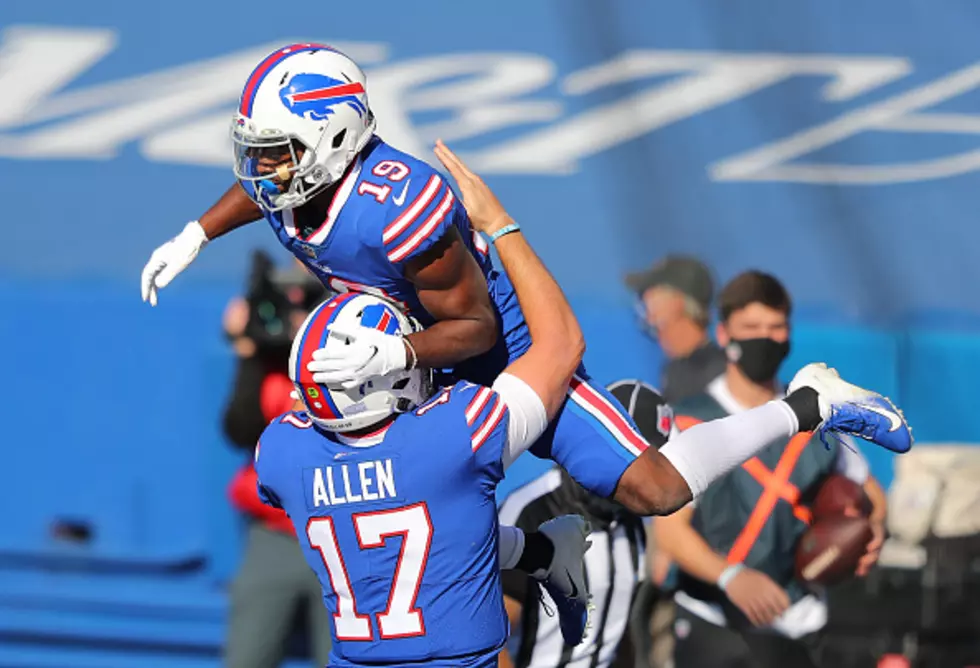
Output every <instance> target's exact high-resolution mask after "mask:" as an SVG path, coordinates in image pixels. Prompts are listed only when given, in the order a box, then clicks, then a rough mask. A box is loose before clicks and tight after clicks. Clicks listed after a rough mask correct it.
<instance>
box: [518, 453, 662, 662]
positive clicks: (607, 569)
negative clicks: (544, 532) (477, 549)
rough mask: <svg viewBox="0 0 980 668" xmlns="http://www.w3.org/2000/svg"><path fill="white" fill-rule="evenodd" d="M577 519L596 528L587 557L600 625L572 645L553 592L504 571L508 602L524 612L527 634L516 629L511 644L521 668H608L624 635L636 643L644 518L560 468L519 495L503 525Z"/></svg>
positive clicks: (532, 526)
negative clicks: (633, 618)
mask: <svg viewBox="0 0 980 668" xmlns="http://www.w3.org/2000/svg"><path fill="white" fill-rule="evenodd" d="M570 513H576V514H579V515H582V516H583V517H585V518H587V519H588V520H589V522H590V523H591V524H592V534H591V536H590V538H591V540H592V548H591V549H590V550H589V551H588V552H587V553H586V555H585V565H586V577H587V578H588V582H589V589H590V590H591V592H592V597H593V598H592V600H593V604H594V605H595V610H594V611H593V613H592V624H591V626H590V628H589V629H588V630H587V631H586V634H585V639H584V640H583V642H582V643H581V644H579V645H577V646H576V647H568V646H566V645H565V644H564V642H563V641H562V636H561V631H560V629H559V627H558V616H557V613H556V612H555V607H554V604H553V603H552V602H551V598H550V597H549V596H548V594H547V592H546V591H544V589H543V588H539V587H538V586H537V583H535V582H534V581H533V580H531V579H530V578H528V577H527V576H526V575H524V574H523V573H520V572H518V571H504V593H505V595H507V596H510V597H512V598H514V599H516V600H518V601H520V602H521V603H522V605H523V613H522V617H521V624H520V627H519V628H514V629H512V631H511V643H510V644H509V645H508V648H509V649H510V651H511V656H512V657H513V660H514V665H515V666H516V667H517V668H554V667H556V666H569V667H575V668H590V667H593V668H595V667H599V668H605V667H606V666H609V665H610V664H611V663H612V661H613V660H614V659H615V657H616V652H617V648H618V647H619V645H620V642H621V641H622V640H623V637H624V635H627V637H628V634H626V630H627V624H628V622H629V614H630V605H631V603H632V599H633V592H634V589H635V587H636V584H637V582H638V581H639V579H640V578H641V577H642V574H643V572H644V570H643V568H644V566H643V548H644V531H643V523H642V521H641V520H640V519H639V518H638V517H636V516H635V515H632V514H631V513H629V512H628V511H627V510H626V509H625V508H623V507H622V506H620V505H618V504H616V503H615V502H612V501H608V500H605V499H600V498H598V497H596V496H593V495H591V494H589V493H588V492H586V491H585V490H584V489H582V488H581V487H580V486H579V485H578V484H577V483H576V482H575V481H573V480H572V479H571V478H570V477H568V475H567V474H565V473H564V472H563V471H562V470H561V469H559V468H557V467H556V468H552V469H550V470H548V471H547V472H545V473H544V474H543V475H541V476H539V477H537V478H535V479H533V480H531V481H530V482H528V483H527V484H525V485H523V486H521V487H518V488H517V489H515V490H514V491H513V492H512V493H511V494H510V495H509V496H508V497H507V498H506V499H505V500H504V502H503V504H502V505H501V506H500V522H501V523H502V524H511V525H514V526H518V527H520V528H522V529H525V530H535V529H537V527H538V526H539V525H540V524H541V523H543V522H545V521H547V520H549V519H551V518H553V517H556V516H558V515H566V514H570ZM539 592H540V593H539ZM539 596H540V597H541V599H543V600H540V601H539Z"/></svg>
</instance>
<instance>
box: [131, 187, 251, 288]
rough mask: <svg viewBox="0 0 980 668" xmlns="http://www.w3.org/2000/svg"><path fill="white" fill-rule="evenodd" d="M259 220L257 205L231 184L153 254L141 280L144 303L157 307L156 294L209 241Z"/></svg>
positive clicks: (144, 268) (185, 266)
mask: <svg viewBox="0 0 980 668" xmlns="http://www.w3.org/2000/svg"><path fill="white" fill-rule="evenodd" d="M261 217H262V212H261V210H260V209H259V207H258V205H257V204H255V202H253V201H252V200H251V198H249V196H248V195H247V194H246V193H245V191H244V190H242V187H241V186H240V185H239V184H237V183H236V184H234V185H233V186H232V187H231V188H229V189H228V190H227V191H226V192H225V194H224V195H222V196H221V199H219V200H218V201H217V202H216V203H215V204H214V206H212V207H211V208H210V209H208V210H207V211H206V212H205V213H204V215H203V216H201V219H200V220H194V221H191V222H189V223H187V225H186V226H185V227H184V229H183V231H181V233H180V234H178V235H177V236H176V237H174V238H173V239H171V240H170V241H168V242H167V243H165V244H163V245H162V246H160V247H159V248H157V249H156V250H155V251H153V254H152V255H151V256H150V260H149V262H147V263H146V266H145V267H143V275H142V276H141V279H140V292H141V293H142V295H143V301H145V302H146V301H148V302H150V305H151V306H156V305H157V292H158V291H159V290H162V289H163V288H165V287H167V285H169V284H170V281H172V280H173V279H174V278H175V277H176V276H177V274H179V273H180V272H182V271H183V270H184V269H186V268H187V266H188V265H190V263H191V262H193V261H194V258H196V257H197V254H198V253H200V252H201V249H202V248H204V246H206V245H207V243H208V241H210V240H211V239H215V238H217V237H220V236H221V235H222V234H225V233H227V232H230V231H231V230H234V229H235V228H238V227H241V226H242V225H246V224H248V223H251V222H253V221H256V220H258V219H259V218H261Z"/></svg>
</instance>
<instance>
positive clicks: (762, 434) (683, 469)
mask: <svg viewBox="0 0 980 668" xmlns="http://www.w3.org/2000/svg"><path fill="white" fill-rule="evenodd" d="M799 430H800V425H799V422H798V421H797V419H796V413H794V412H793V409H792V408H790V407H789V405H788V404H787V403H786V402H785V401H770V402H769V403H767V404H764V405H762V406H759V407H758V408H753V409H751V410H747V411H743V412H742V413H736V414H735V415H729V416H728V417H725V418H721V419H720V420H711V421H710V422H702V423H701V424H698V425H695V426H693V427H691V428H690V429H687V430H686V431H682V432H681V433H680V434H678V435H677V436H674V437H673V438H671V439H670V441H668V442H667V444H666V445H664V446H663V447H662V448H660V454H662V455H663V456H664V457H666V458H667V460H668V461H669V462H670V463H671V464H673V466H674V468H675V469H677V472H678V473H679V474H680V475H681V477H682V478H684V481H685V482H686V483H687V486H688V487H689V488H690V489H691V494H692V495H693V496H694V498H697V497H698V495H699V494H701V493H702V492H703V491H704V490H706V489H707V488H708V485H710V484H711V483H713V482H714V481H715V480H717V479H718V478H720V477H721V476H723V475H725V474H726V473H728V472H729V471H731V470H732V469H733V468H735V467H736V466H739V465H740V464H741V463H742V462H744V461H746V460H748V459H751V458H752V457H753V456H754V455H755V454H756V453H757V452H759V451H760V450H762V449H763V448H765V447H766V446H767V445H769V444H770V443H772V442H773V441H775V440H777V439H779V438H790V437H792V436H794V435H795V434H796V433H797V432H798V431H799Z"/></svg>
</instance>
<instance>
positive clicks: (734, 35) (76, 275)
mask: <svg viewBox="0 0 980 668" xmlns="http://www.w3.org/2000/svg"><path fill="white" fill-rule="evenodd" d="M8 4H9V3H8ZM270 14H271V15H272V16H271V18H270ZM978 22H980V8H978V7H977V6H976V5H975V4H973V3H969V2H966V1H965V0H960V1H950V2H945V3H942V7H941V8H940V7H933V6H929V5H928V3H904V4H901V5H895V4H894V3H886V2H882V1H875V2H854V1H849V2H843V1H833V2H824V3H820V4H819V5H816V4H812V3H809V4H800V3H785V2H777V1H776V0H772V1H757V2H749V3H745V2H743V3H731V2H726V1H724V0H718V1H704V2H686V3H679V2H677V3H661V2H657V3H654V2H640V1H636V2H593V1H584V0H553V1H547V2H546V1H541V2H532V3H528V2H514V1H511V0H502V1H500V2H495V3H463V2H448V1H446V2H425V3H414V4H412V5H406V4H405V3H396V2H387V1H385V2H374V3H372V4H371V9H370V10H368V9H366V8H365V6H364V5H363V3H357V2H350V3H346V4H343V3H291V4H288V5H284V6H282V8H281V10H280V9H276V10H272V9H270V7H269V6H268V4H267V3H260V2H256V1H255V0H245V1H243V2H237V3H233V4H230V3H229V4H223V3H205V4H201V3H192V2H189V1H188V0H174V1H172V2H167V3H162V4H160V3H157V4H154V3H150V4H146V3H123V2H108V1H106V0H93V1H92V2H86V3H69V2H65V1H63V0H53V1H52V2H48V3H40V4H39V3H14V4H10V5H9V6H4V9H3V11H2V12H0V99H3V100H4V104H3V106H2V107H0V184H2V186H0V192H2V194H3V205H4V217H3V221H2V223H0V239H2V243H0V314H2V315H0V350H2V351H3V352H2V355H0V359H3V363H2V367H3V371H4V373H3V379H4V381H5V382H4V386H3V388H2V389H0V416H2V417H3V423H4V424H5V425H6V427H7V434H6V438H5V439H4V444H3V446H2V448H3V454H4V462H5V474H6V475H5V494H4V495H3V500H2V501H0V516H2V517H3V518H4V531H3V532H2V536H0V542H2V543H3V544H4V547H14V548H18V549H20V548H25V549H26V548H34V547H40V546H43V545H45V544H46V541H47V540H48V538H47V531H48V527H49V523H50V521H51V520H52V519H53V518H57V517H63V518H64V517H67V518H79V519H82V520H84V521H90V522H92V523H93V524H94V525H95V527H96V530H97V532H96V543H95V548H96V549H98V550H103V551H105V553H107V554H108V553H112V554H130V553H139V554H147V555H162V556H163V557H165V556H167V555H170V556H172V555H180V554H198V553H203V554H207V555H209V558H210V559H211V560H212V561H211V563H212V565H213V568H214V572H215V573H225V574H226V573H227V572H228V571H229V570H230V569H231V568H232V567H233V564H234V560H235V555H236V550H237V547H236V545H237V541H238V540H239V536H238V526H237V525H236V524H235V521H234V520H235V518H234V514H233V513H232V511H231V510H230V509H229V508H228V507H227V504H226V503H225V499H224V485H225V484H226V482H227V480H228V477H229V475H230V473H231V471H232V470H233V469H234V467H235V466H236V465H237V464H238V463H239V461H240V458H239V457H238V456H237V455H236V454H234V453H233V452H232V451H231V450H230V449H229V448H228V447H227V446H226V445H225V444H224V442H223V441H222V438H221V435H220V431H219V428H218V424H219V412H220V409H221V406H222V403H223V401H224V399H225V398H226V394H227V391H228V385H229V382H230V374H231V370H232V368H233V360H232V359H231V357H230V355H229V351H228V350H227V349H226V347H225V345H224V344H223V341H222V338H221V335H220V316H221V311H222V308H223V306H224V304H225V302H226V301H227V300H228V298H230V297H231V296H232V295H233V294H235V293H236V291H237V290H238V289H240V287H241V284H242V282H243V280H244V271H245V268H246V264H247V261H248V253H249V251H250V250H251V249H252V248H255V247H263V248H268V249H272V250H274V251H276V253H277V257H278V258H280V259H281V260H284V259H285V258H284V256H283V254H282V253H281V252H279V251H278V249H277V247H276V245H275V243H274V239H273V238H272V235H270V234H269V233H268V230H267V229H266V228H265V227H263V226H262V225H257V226H253V227H252V228H250V229H246V230H242V231H239V232H236V233H235V234H234V235H232V236H231V237H229V238H227V239H223V240H221V241H220V242H218V243H215V244H213V245H212V246H210V247H208V248H207V249H206V250H205V251H204V253H203V254H202V256H201V257H200V258H199V260H198V261H197V262H196V263H195V264H194V266H193V267H192V268H191V269H189V270H188V271H187V272H186V273H185V274H184V275H182V276H181V277H180V278H179V279H178V280H177V281H176V282H175V284H174V285H173V286H171V287H169V288H167V289H166V290H165V291H164V292H163V293H162V298H161V303H160V306H159V307H158V308H156V309H151V308H149V307H148V306H146V305H144V304H142V303H141V302H140V300H139V294H138V280H139V273H140V270H141V268H142V266H143V263H144V262H145V260H146V259H147V257H148V255H149V253H150V252H151V251H152V250H153V248H154V247H156V246H157V245H158V244H159V243H161V242H162V241H164V240H165V239H166V238H168V237H170V236H172V235H173V234H174V233H175V232H177V231H178V230H179V229H180V227H181V226H182V225H183V224H184V223H185V222H186V221H187V220H189V219H191V218H193V217H195V216H197V215H199V213H200V212H201V211H203V209H204V208H205V207H206V206H207V205H208V204H209V203H210V202H211V201H212V200H213V199H214V198H215V196H216V195H217V194H219V193H220V192H222V190H223V189H224V188H225V187H226V186H227V185H228V184H229V182H230V179H231V173H230V169H229V165H228V157H229V151H228V142H227V123H228V119H229V117H230V114H231V112H232V110H233V108H234V104H235V100H236V97H237V95H238V92H239V89H240V85H241V82H242V81H244V78H245V76H246V75H247V74H248V72H249V71H250V69H251V68H252V67H253V66H254V64H255V63H256V62H257V61H258V60H259V59H260V58H261V57H262V55H263V54H265V53H266V52H268V51H270V50H271V49H272V48H274V47H275V46H277V45H279V44H281V43H287V42H291V41H297V40H318V41H325V42H327V43H330V44H334V45H336V46H338V47H339V48H342V49H344V50H347V51H348V52H350V53H351V54H352V55H354V56H355V57H356V58H358V59H359V60H361V62H363V63H364V65H365V69H366V70H367V71H368V76H369V85H370V92H371V98H372V103H373V104H374V106H375V108H376V110H377V112H378V114H379V117H380V132H381V134H382V136H384V137H385V138H386V139H388V140H389V141H391V142H392V143H394V144H396V145H398V146H400V147H402V148H405V149H408V150H411V151H414V152H417V153H419V154H421V155H423V156H430V152H429V147H430V146H431V144H432V141H433V140H434V139H435V138H436V137H437V136H442V137H444V138H445V139H447V141H449V142H450V144H451V145H453V146H454V147H456V148H458V149H459V151H460V152H461V153H463V154H464V156H465V157H466V158H467V159H468V160H469V161H471V163H472V164H473V166H474V167H476V168H477V169H479V170H480V171H481V172H482V173H484V174H485V175H486V177H487V180H488V181H489V182H490V184H491V185H492V186H493V187H494V188H495V189H496V190H497V192H498V193H499V194H500V196H501V198H502V200H503V201H504V202H506V203H507V205H508V206H509V207H510V208H511V210H512V211H513V213H514V215H515V217H516V218H518V219H519V220H521V221H522V222H524V223H525V225H526V228H527V230H528V233H529V235H530V237H531V239H532V241H533V242H534V244H535V246H536V247H537V248H539V249H540V251H541V254H542V255H543V256H544V258H545V260H546V261H547V263H548V264H549V266H550V267H552V268H553V270H554V272H555V274H556V275H557V277H558V278H559V280H560V281H561V283H562V284H563V285H564V286H565V288H566V289H567V291H568V292H569V294H570V295H571V296H572V298H573V301H574V303H575V306H576V309H577V311H578V312H579V314H580V315H581V316H582V319H583V322H584V325H585V328H586V330H587V334H588V340H589V352H588V361H589V364H590V367H591V369H592V371H593V373H594V374H595V375H597V376H598V377H599V378H601V379H603V380H612V379H614V378H616V377H620V376H624V375H630V376H639V377H642V378H646V379H649V380H652V381H656V379H657V376H658V369H659V365H660V356H659V353H658V351H657V350H656V349H655V347H654V346H653V345H652V344H651V343H650V342H649V341H648V340H646V339H645V338H644V337H643V336H642V335H641V334H640V333H639V332H638V330H637V329H636V327H635V323H634V321H633V314H632V309H631V301H630V295H629V294H627V292H626V291H625V289H624V288H623V287H622V285H621V282H620V281H621V277H622V275H623V274H624V273H625V272H626V271H628V270H631V269H635V268H638V267H641V266H643V265H645V264H647V263H649V262H651V261H652V260H653V259H655V258H657V257H659V256H661V255H663V254H665V253H668V252H687V253H695V254H697V255H700V256H701V257H703V258H704V259H705V260H706V261H708V262H709V263H711V264H712V265H713V266H714V268H715V269H716V271H717V274H718V276H719V278H720V279H722V280H724V279H726V278H729V277H731V276H733V275H734V274H735V273H737V272H738V271H741V270H743V269H746V268H750V267H755V268H762V269H765V270H768V271H771V272H773V273H775V274H777V275H778V276H780V277H781V278H782V279H783V280H784V281H785V282H786V283H787V285H788V286H789V288H790V289H791V291H792V293H793V295H794V297H795V298H796V300H797V302H798V304H799V309H798V313H797V315H796V317H795V322H794V325H795V331H794V349H793V354H792V357H791V359H790V360H789V361H788V362H787V365H786V369H787V370H789V369H791V368H794V367H795V366H797V365H799V364H800V363H803V362H807V361H811V360H815V359H822V360H826V361H828V362H830V363H832V364H835V365H837V366H838V367H839V368H840V369H841V370H842V371H843V372H844V373H846V374H847V375H849V376H851V377H853V378H854V379H855V380H857V381H859V382H862V383H867V384H869V385H872V386H874V387H876V388H880V389H881V390H883V391H885V392H887V393H889V394H890V395H892V396H893V397H894V398H896V399H897V400H899V401H901V402H902V403H903V405H904V406H905V407H906V409H907V415H908V417H909V418H910V420H911V421H912V423H913V425H914V426H915V428H916V434H917V436H918V437H919V438H920V439H921V440H924V441H962V442H969V441H980V426H978V425H977V422H976V421H975V420H974V419H973V397H974V396H975V390H974V384H973V382H972V381H973V378H975V377H976V376H977V375H978V372H980V343H978V340H980V339H978V338H977V332H978V331H980V329H978V322H980V306H978V303H977V300H976V299H975V292H974V290H975V286H977V285H978V284H980V265H978V263H976V262H975V261H974V257H975V253H976V249H977V248H980V226H978V225H977V224H976V220H975V219H976V196H975V193H976V178H977V176H976V174H975V170H976V169H977V168H978V167H980V137H978V136H977V133H978V131H980V116H974V115H973V114H972V113H971V111H972V108H973V107H974V106H975V105H976V102H977V100H978V99H980V98H978V95H977V93H976V89H977V87H978V86H980V59H978V54H977V52H976V51H977V49H976V46H975V45H976V30H975V29H974V27H975V26H976V25H978ZM867 454H868V455H869V457H871V458H872V461H873V466H874V470H875V473H876V474H877V475H878V476H879V477H880V478H882V479H883V480H884V481H885V482H886V483H887V482H888V481H889V480H890V479H891V475H892V474H891V460H890V458H889V457H888V456H887V455H885V454H884V453H881V452H878V451H870V450H869V451H868V452H867Z"/></svg>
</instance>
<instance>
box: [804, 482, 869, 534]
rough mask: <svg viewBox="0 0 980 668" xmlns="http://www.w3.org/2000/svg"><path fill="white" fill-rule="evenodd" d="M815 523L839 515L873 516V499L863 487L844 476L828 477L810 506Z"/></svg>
mask: <svg viewBox="0 0 980 668" xmlns="http://www.w3.org/2000/svg"><path fill="white" fill-rule="evenodd" d="M810 511H811V512H812V513H813V521H814V522H819V521H820V520H822V519H825V518H828V517H835V516H837V515H852V516H853V515H855V514H858V515H861V516H862V517H868V516H869V515H871V499H869V498H868V495H867V494H865V493H864V489H863V488H862V487H861V485H859V484H857V483H856V482H854V481H853V480H851V479H850V478H847V477H845V476H842V475H832V476H830V477H828V478H827V479H826V480H825V481H824V482H823V484H822V485H820V489H819V491H818V492H817V496H816V497H815V498H814V499H813V503H812V504H811V506H810Z"/></svg>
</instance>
